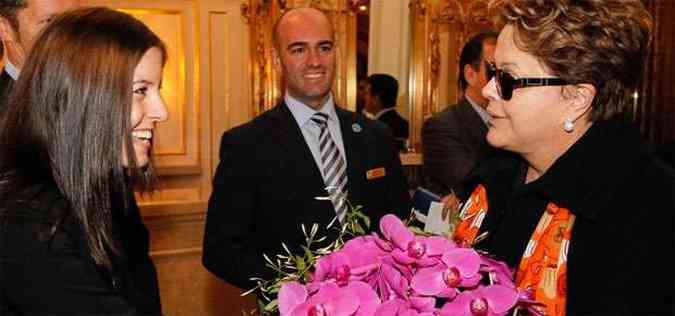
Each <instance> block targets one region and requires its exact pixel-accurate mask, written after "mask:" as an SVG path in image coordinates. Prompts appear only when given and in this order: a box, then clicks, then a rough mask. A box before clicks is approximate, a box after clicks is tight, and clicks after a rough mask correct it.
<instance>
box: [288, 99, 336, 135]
mask: <svg viewBox="0 0 675 316" xmlns="http://www.w3.org/2000/svg"><path fill="white" fill-rule="evenodd" d="M284 101H285V102H286V106H287V107H288V109H289V110H290V111H291V114H293V118H295V121H296V122H297V123H298V126H300V127H302V126H304V125H305V124H306V123H307V121H309V120H310V119H311V118H312V115H314V113H317V112H321V113H324V114H326V115H328V123H329V124H330V123H331V122H337V121H338V118H337V113H336V112H335V103H334V102H333V94H332V93H330V94H329V96H328V100H326V103H324V104H323V105H322V106H321V108H319V110H318V111H317V110H315V109H313V108H311V107H309V106H308V105H306V104H304V103H302V102H300V101H298V99H296V98H293V97H292V96H291V95H289V94H288V93H286V95H284Z"/></svg>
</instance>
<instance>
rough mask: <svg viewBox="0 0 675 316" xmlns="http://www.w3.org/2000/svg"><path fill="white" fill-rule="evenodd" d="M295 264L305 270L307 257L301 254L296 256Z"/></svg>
mask: <svg viewBox="0 0 675 316" xmlns="http://www.w3.org/2000/svg"><path fill="white" fill-rule="evenodd" d="M295 266H296V267H297V268H298V270H304V269H305V258H303V257H300V256H295Z"/></svg>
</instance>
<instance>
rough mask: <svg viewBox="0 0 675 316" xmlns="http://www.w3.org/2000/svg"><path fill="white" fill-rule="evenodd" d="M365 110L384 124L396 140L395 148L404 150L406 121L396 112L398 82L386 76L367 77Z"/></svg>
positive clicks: (406, 132) (406, 129)
mask: <svg viewBox="0 0 675 316" xmlns="http://www.w3.org/2000/svg"><path fill="white" fill-rule="evenodd" d="M367 92H368V93H367V94H366V96H365V101H366V102H365V108H366V111H368V112H369V113H370V114H372V115H373V117H374V118H375V119H376V120H378V121H380V122H382V123H384V124H386V125H387V126H388V127H389V129H390V130H391V132H392V134H393V135H394V139H396V148H397V149H398V150H399V151H402V150H404V149H405V147H406V146H405V144H406V141H407V140H408V121H407V120H406V119H404V118H403V117H402V116H401V115H399V114H398V112H396V99H397V98H398V81H396V78H394V77H392V76H390V75H387V74H372V75H370V76H368V89H367Z"/></svg>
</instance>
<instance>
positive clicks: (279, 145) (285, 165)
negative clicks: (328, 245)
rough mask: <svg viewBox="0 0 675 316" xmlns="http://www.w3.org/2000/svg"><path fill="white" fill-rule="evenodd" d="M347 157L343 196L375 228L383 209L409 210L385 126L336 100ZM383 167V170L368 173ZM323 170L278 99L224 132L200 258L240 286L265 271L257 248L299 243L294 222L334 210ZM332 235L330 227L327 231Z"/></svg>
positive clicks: (321, 220) (273, 249)
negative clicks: (373, 174) (374, 174)
mask: <svg viewBox="0 0 675 316" xmlns="http://www.w3.org/2000/svg"><path fill="white" fill-rule="evenodd" d="M335 110H336V112H337V115H338V117H339V120H340V128H341V131H342V139H343V142H344V148H345V151H346V157H347V159H346V160H347V161H346V162H347V171H348V184H347V189H348V192H349V199H350V201H351V203H352V204H353V205H363V206H364V208H365V209H364V211H365V213H366V214H367V215H369V216H370V218H371V220H372V225H371V228H377V227H378V224H379V219H380V218H381V217H382V216H383V215H385V214H387V213H395V214H397V215H399V216H407V214H409V211H410V204H409V202H410V201H409V194H408V191H407V187H406V180H405V178H404V176H403V172H402V169H401V162H400V160H399V157H398V153H397V152H396V150H395V149H394V146H393V143H392V137H391V135H390V134H389V133H388V130H387V128H386V127H385V126H384V125H383V124H381V123H379V122H376V121H372V120H369V119H366V118H365V117H364V116H362V115H357V114H355V113H353V112H349V111H346V110H343V109H341V108H339V107H337V106H336V109H335ZM377 168H381V170H384V175H383V176H381V177H375V178H372V177H371V178H370V179H368V177H367V176H366V175H367V172H368V171H369V170H374V169H377ZM319 196H326V192H325V190H324V183H323V178H322V176H321V172H320V171H319V169H318V167H317V166H316V163H315V160H314V158H313V157H312V154H311V152H310V150H309V147H308V145H307V143H306V142H305V139H304V138H303V135H302V132H301V130H300V128H299V127H298V125H297V123H296V121H295V119H294V118H293V116H292V114H291V111H290V110H289V109H288V107H287V106H286V105H285V104H284V103H281V104H279V105H277V106H276V107H274V108H273V109H271V110H270V111H267V112H265V113H263V114H262V115H260V116H259V117H257V118H255V119H254V120H253V121H251V122H249V123H247V124H245V125H243V126H239V127H236V128H234V129H232V130H230V131H228V132H226V133H225V134H224V135H223V137H222V140H221V145H220V164H219V165H218V168H217V170H216V174H215V178H214V180H213V193H212V194H211V198H210V200H209V209H208V215H207V221H206V231H205V235H204V254H203V263H204V266H205V267H206V268H207V269H208V270H209V271H211V272H213V273H214V274H215V275H216V276H218V277H220V278H222V279H224V280H225V281H227V282H229V283H231V284H233V285H235V286H237V287H240V288H244V289H248V288H250V287H252V286H253V285H254V283H251V282H250V281H249V278H250V277H263V278H266V279H268V278H270V277H271V276H272V273H271V270H269V269H268V268H266V267H265V262H264V259H263V253H265V254H267V255H269V256H270V257H274V256H275V255H276V254H281V253H283V250H282V247H281V243H282V242H284V243H286V245H288V246H289V247H290V248H291V249H293V250H296V251H297V250H299V246H300V245H304V237H303V234H302V231H301V228H300V224H301V223H304V224H305V226H306V227H307V228H308V229H309V228H310V227H311V225H312V223H318V224H319V225H320V226H319V227H320V228H321V230H320V232H319V235H321V236H323V235H326V234H327V231H326V229H325V227H326V226H327V225H328V224H329V222H330V221H331V220H332V219H333V218H334V217H335V210H334V208H333V205H332V204H331V202H330V201H327V200H317V199H316V198H315V197H319ZM331 235H332V234H331Z"/></svg>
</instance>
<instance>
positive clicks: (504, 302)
mask: <svg viewBox="0 0 675 316" xmlns="http://www.w3.org/2000/svg"><path fill="white" fill-rule="evenodd" d="M379 228H380V235H378V234H376V233H373V234H371V235H361V236H357V237H355V238H353V239H351V240H349V241H347V242H346V243H343V244H340V245H339V247H337V248H335V249H333V250H332V251H330V252H329V253H326V254H325V255H323V256H320V257H318V258H316V260H315V262H314V264H313V265H312V267H310V268H309V270H308V273H307V276H306V277H305V278H297V279H295V280H294V279H293V278H287V279H285V280H284V281H282V282H279V283H278V285H279V287H278V289H279V291H278V297H277V300H275V301H273V303H272V304H271V306H273V307H274V308H277V307H278V312H279V313H280V315H281V316H286V315H288V316H315V315H316V316H319V315H324V316H367V315H375V316H380V315H382V316H384V315H387V316H392V315H393V316H395V315H402V316H403V315H405V316H414V315H428V316H432V315H467V316H468V315H476V316H479V315H486V316H492V315H505V314H507V313H508V312H509V311H511V310H513V309H514V308H518V307H519V306H521V305H522V306H524V307H525V305H526V304H528V303H531V299H529V297H530V295H527V293H523V292H521V291H519V290H518V289H517V288H516V286H515V285H514V283H513V271H512V269H510V268H509V267H508V266H507V265H506V264H504V263H502V262H499V261H496V260H494V259H492V258H490V257H489V256H487V255H486V254H483V253H480V252H477V251H476V250H474V249H472V248H464V247H461V246H459V245H457V244H455V243H454V242H452V241H451V240H449V239H448V238H445V237H443V236H425V235H420V234H419V233H417V234H416V233H414V232H413V231H416V230H414V229H411V228H409V227H407V226H405V225H404V224H403V222H402V221H401V220H400V219H399V218H398V217H396V216H394V215H386V216H384V217H383V218H382V219H381V221H380V227H379ZM277 304H278V305H277ZM268 307H269V306H268ZM528 309H529V308H528Z"/></svg>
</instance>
